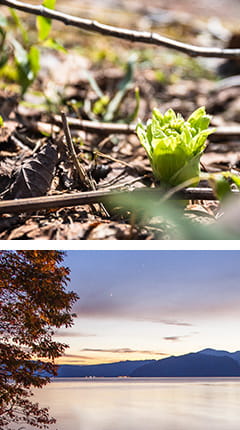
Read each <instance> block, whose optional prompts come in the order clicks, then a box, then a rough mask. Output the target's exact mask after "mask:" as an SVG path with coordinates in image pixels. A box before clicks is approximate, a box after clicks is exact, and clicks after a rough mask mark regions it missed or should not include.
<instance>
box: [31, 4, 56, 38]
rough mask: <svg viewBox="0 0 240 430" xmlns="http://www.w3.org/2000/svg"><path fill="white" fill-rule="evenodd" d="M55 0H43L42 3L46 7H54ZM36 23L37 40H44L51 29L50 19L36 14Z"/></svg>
mask: <svg viewBox="0 0 240 430" xmlns="http://www.w3.org/2000/svg"><path fill="white" fill-rule="evenodd" d="M55 2H56V0H44V2H43V4H42V5H43V6H44V7H46V8H48V9H54V8H55ZM36 24H37V29H38V40H40V41H44V40H45V39H47V37H48V35H49V33H50V31H51V26H52V20H51V19H49V18H45V17H44V16H37V19H36Z"/></svg>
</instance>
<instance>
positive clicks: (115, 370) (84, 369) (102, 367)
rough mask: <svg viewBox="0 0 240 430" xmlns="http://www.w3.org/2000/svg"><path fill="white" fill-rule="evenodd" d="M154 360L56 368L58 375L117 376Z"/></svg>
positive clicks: (128, 373)
mask: <svg viewBox="0 0 240 430" xmlns="http://www.w3.org/2000/svg"><path fill="white" fill-rule="evenodd" d="M152 361H155V360H138V361H129V360H127V361H119V362H117V363H105V364H95V365H91V364H89V365H71V364H62V365H60V366H59V368H58V377H61V378H65V377H68V378H73V377H82V378H83V377H86V376H96V377H112V378H114V377H117V376H129V375H130V374H131V373H132V372H133V371H134V370H135V369H137V368H138V367H141V366H142V365H143V364H149V363H151V362H152Z"/></svg>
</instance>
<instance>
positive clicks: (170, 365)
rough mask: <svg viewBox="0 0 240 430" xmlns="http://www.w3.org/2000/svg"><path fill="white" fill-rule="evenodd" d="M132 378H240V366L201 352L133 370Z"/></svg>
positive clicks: (231, 361) (166, 359) (224, 357)
mask: <svg viewBox="0 0 240 430" xmlns="http://www.w3.org/2000/svg"><path fill="white" fill-rule="evenodd" d="M130 376H132V377H157V376H158V377H180V376H181V377H194V376H195V377H197V376H199V377H204V376H205V377H211V376H215V377H216V376H219V377H220V376H240V366H239V364H238V363H237V361H236V360H234V359H233V358H230V357H227V356H217V355H210V354H209V355H207V354H205V353H202V352H197V353H190V354H186V355H181V356H178V357H175V356H173V357H168V358H164V359H162V360H158V361H156V362H155V363H150V364H145V365H143V366H141V367H138V368H137V369H135V370H134V371H133V372H132V373H131V375H130Z"/></svg>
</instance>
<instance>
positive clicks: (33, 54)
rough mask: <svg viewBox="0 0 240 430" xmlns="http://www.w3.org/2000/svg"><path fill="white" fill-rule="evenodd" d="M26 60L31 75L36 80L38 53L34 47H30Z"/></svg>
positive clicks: (37, 49)
mask: <svg viewBox="0 0 240 430" xmlns="http://www.w3.org/2000/svg"><path fill="white" fill-rule="evenodd" d="M28 60H29V65H30V70H31V71H32V73H33V77H34V78H36V76H37V75H38V72H39V70H40V51H39V48H37V47H36V46H34V45H33V46H31V48H30V50H29V53H28Z"/></svg>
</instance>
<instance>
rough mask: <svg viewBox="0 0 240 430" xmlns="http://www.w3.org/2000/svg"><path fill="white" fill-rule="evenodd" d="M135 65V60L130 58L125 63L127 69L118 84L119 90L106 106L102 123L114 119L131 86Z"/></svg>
mask: <svg viewBox="0 0 240 430" xmlns="http://www.w3.org/2000/svg"><path fill="white" fill-rule="evenodd" d="M135 63H136V58H135V57H132V58H130V59H129V61H128V63H127V69H126V73H125V76H124V78H123V79H122V81H121V82H120V83H119V87H118V88H119V90H118V91H117V93H116V94H115V95H114V97H113V98H112V100H111V101H110V103H109V104H108V107H107V111H106V114H105V115H104V121H112V120H114V118H115V115H116V113H117V111H118V109H119V107H120V105H121V103H122V100H123V99H124V97H125V95H126V93H127V91H128V90H129V89H130V88H131V86H132V80H133V73H134V67H135Z"/></svg>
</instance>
